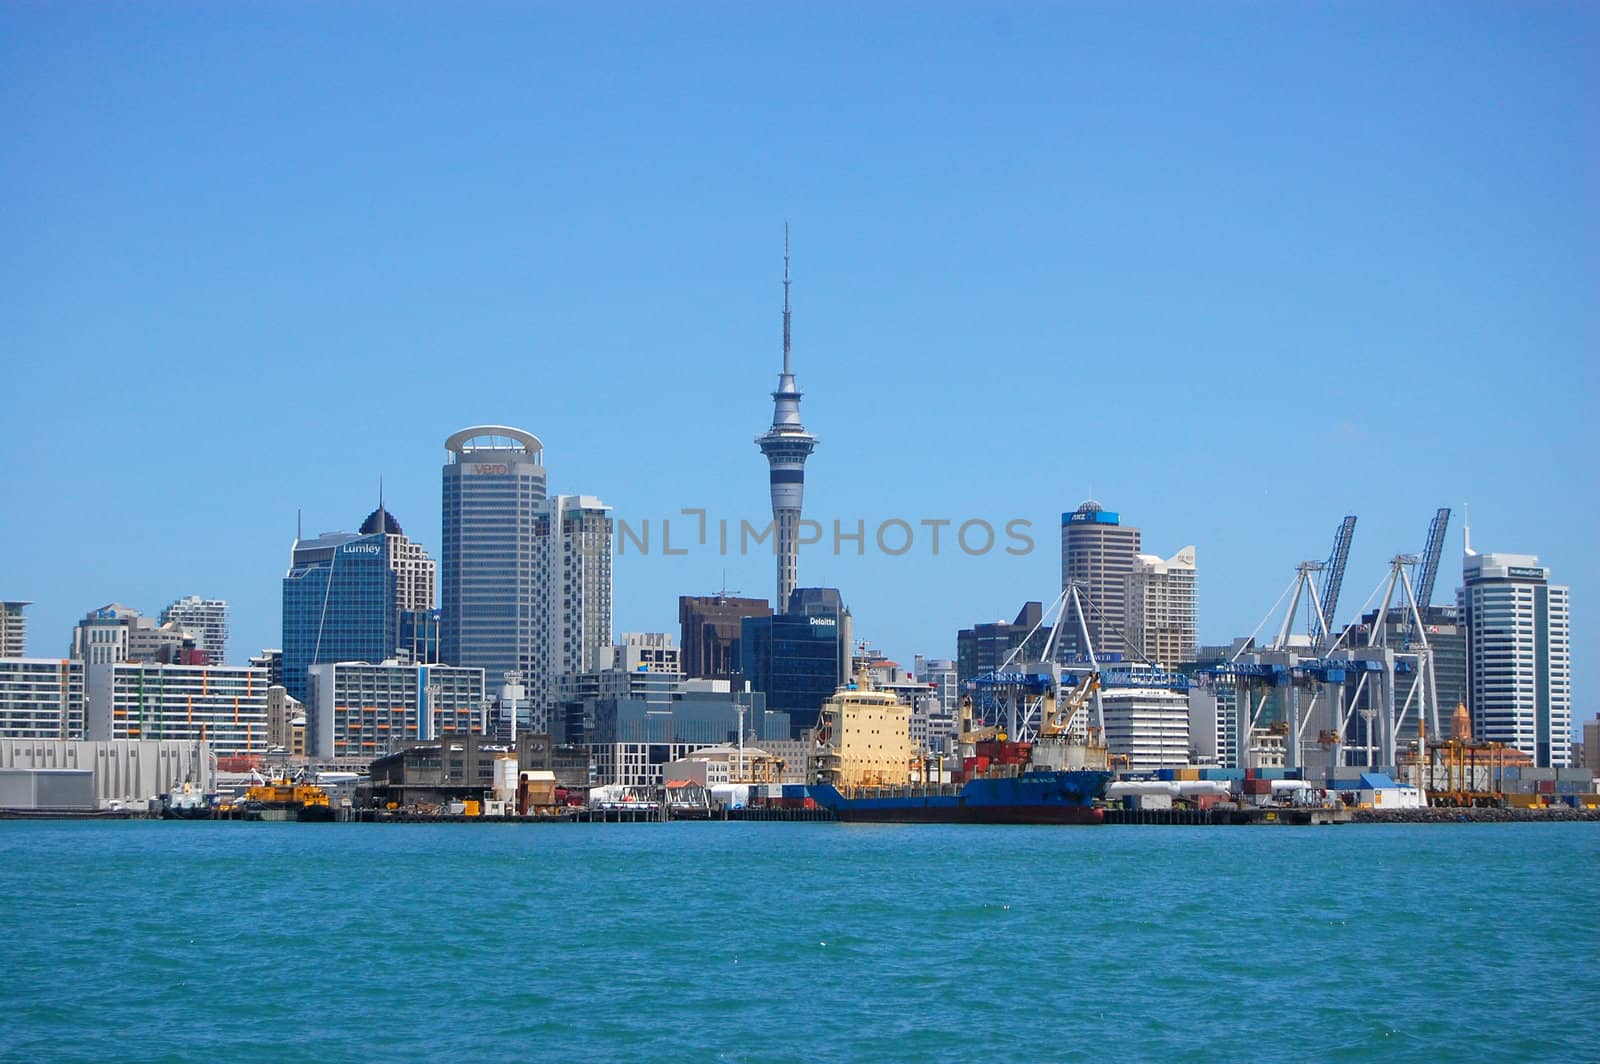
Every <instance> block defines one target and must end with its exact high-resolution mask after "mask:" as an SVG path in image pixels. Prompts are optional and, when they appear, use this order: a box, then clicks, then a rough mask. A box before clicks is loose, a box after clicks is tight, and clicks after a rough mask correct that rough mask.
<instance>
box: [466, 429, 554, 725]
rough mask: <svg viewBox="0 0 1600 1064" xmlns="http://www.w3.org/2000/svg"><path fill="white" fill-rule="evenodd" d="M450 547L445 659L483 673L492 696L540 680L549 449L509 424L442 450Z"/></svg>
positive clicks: (544, 648) (476, 433) (543, 647)
mask: <svg viewBox="0 0 1600 1064" xmlns="http://www.w3.org/2000/svg"><path fill="white" fill-rule="evenodd" d="M444 445H445V450H446V452H447V453H446V457H445V465H444V471H443V474H444V512H443V529H444V544H443V551H442V560H443V569H442V572H441V573H440V579H439V588H440V595H441V607H440V615H439V656H440V658H441V659H442V660H443V661H445V662H447V663H449V664H451V665H459V666H462V667H463V668H474V669H482V670H483V671H484V682H485V683H486V684H487V686H488V690H489V692H490V693H491V694H492V693H494V692H496V691H498V690H499V689H500V686H501V684H502V683H503V682H504V680H505V678H506V674H507V673H518V674H520V675H521V676H522V677H523V680H524V684H525V686H527V687H528V688H529V689H530V690H535V691H537V690H540V687H539V686H538V685H536V684H531V683H528V682H527V681H529V680H534V679H536V680H538V681H539V683H540V684H542V682H543V679H544V677H543V669H544V662H545V657H546V654H547V644H546V627H547V624H548V620H547V612H546V610H547V605H546V599H545V586H546V565H545V559H544V546H543V544H542V542H541V536H540V530H541V528H543V529H548V527H549V514H548V513H547V511H546V509H545V506H544V502H545V494H546V492H545V469H544V445H543V444H542V443H540V442H539V437H537V436H535V435H534V434H533V433H531V432H525V431H523V430H522V429H517V428H510V427H508V426H505V425H477V426H473V427H471V428H466V429H462V430H461V431H460V432H457V433H455V434H454V435H452V436H451V437H450V438H449V439H447V440H445V442H444Z"/></svg>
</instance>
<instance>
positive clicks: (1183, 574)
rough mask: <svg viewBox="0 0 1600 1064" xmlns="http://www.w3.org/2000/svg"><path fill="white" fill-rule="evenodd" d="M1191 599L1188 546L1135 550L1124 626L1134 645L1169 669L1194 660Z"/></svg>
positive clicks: (1192, 584) (1191, 565)
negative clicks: (1158, 551)
mask: <svg viewBox="0 0 1600 1064" xmlns="http://www.w3.org/2000/svg"><path fill="white" fill-rule="evenodd" d="M1196 601H1197V600H1196V597H1195V550H1194V548H1193V547H1185V548H1183V549H1182V550H1180V551H1179V552H1178V553H1176V554H1174V555H1173V556H1172V557H1170V558H1159V557H1157V556H1156V555H1153V554H1138V555H1135V556H1134V561H1133V572H1131V573H1129V574H1128V598H1127V602H1128V628H1127V631H1128V637H1129V640H1130V641H1131V643H1132V645H1133V647H1134V649H1136V650H1137V651H1138V652H1139V653H1140V654H1142V655H1143V656H1144V658H1145V660H1146V661H1149V662H1151V663H1152V664H1156V665H1160V666H1161V667H1163V668H1165V669H1168V670H1176V669H1177V667H1178V666H1179V665H1184V664H1187V663H1189V662H1191V661H1193V660H1194V655H1195V648H1196V646H1197V644H1198V640H1197V639H1196V635H1195V633H1196V617H1197V611H1196Z"/></svg>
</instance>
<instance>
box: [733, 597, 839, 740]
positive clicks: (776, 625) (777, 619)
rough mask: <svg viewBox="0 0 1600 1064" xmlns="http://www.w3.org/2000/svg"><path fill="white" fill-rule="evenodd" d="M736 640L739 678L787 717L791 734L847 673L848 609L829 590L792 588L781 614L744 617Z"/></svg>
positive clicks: (812, 720) (812, 719)
mask: <svg viewBox="0 0 1600 1064" xmlns="http://www.w3.org/2000/svg"><path fill="white" fill-rule="evenodd" d="M739 642H740V658H741V665H742V668H743V672H744V678H745V679H746V680H748V681H749V682H750V687H751V689H752V690H755V691H759V692H761V693H762V694H764V695H765V696H766V708H767V709H768V710H770V711H773V712H778V713H787V714H788V715H789V722H790V731H791V734H792V736H793V737H794V738H801V737H802V736H803V735H804V733H805V731H806V730H807V729H809V728H813V727H815V726H816V723H817V716H818V715H819V714H820V712H821V710H822V703H823V702H825V701H827V700H828V698H830V697H831V696H832V695H833V693H834V692H835V691H837V690H838V689H839V686H840V685H841V684H843V683H844V682H845V680H846V678H847V677H848V676H849V675H850V650H851V618H850V611H849V610H848V609H846V608H845V605H844V600H843V598H842V597H841V596H840V594H839V592H838V590H837V589H835V588H831V587H802V588H796V589H795V591H794V593H793V594H791V595H790V596H789V608H788V610H786V611H785V612H783V613H779V614H774V615H773V616H770V617H746V618H744V619H743V620H742V621H741V622H740V640H739Z"/></svg>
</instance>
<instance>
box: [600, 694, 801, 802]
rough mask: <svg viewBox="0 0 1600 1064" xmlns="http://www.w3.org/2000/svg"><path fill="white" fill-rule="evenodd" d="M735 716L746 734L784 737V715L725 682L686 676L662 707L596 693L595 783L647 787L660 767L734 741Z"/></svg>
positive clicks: (736, 732)
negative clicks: (732, 688) (741, 720)
mask: <svg viewBox="0 0 1600 1064" xmlns="http://www.w3.org/2000/svg"><path fill="white" fill-rule="evenodd" d="M741 717H742V718H743V720H744V726H745V729H746V733H747V736H748V737H751V738H753V739H754V740H755V741H760V742H764V741H765V740H766V739H767V738H768V737H771V738H773V739H786V738H788V736H789V720H788V718H787V717H786V716H785V715H783V714H781V713H769V712H767V703H766V700H765V698H764V697H763V696H762V695H761V694H760V693H759V692H752V691H731V690H729V689H728V683H727V681H713V680H687V681H684V682H682V683H680V684H679V685H678V687H677V689H676V690H674V691H673V692H672V697H671V700H670V702H669V704H668V705H667V707H666V709H665V710H662V709H660V708H657V707H655V706H652V705H651V704H650V703H648V702H646V701H645V700H644V699H642V698H602V699H599V700H598V701H597V702H596V703H595V712H594V742H593V744H592V745H591V747H590V749H591V751H592V754H593V757H594V775H595V782H596V783H597V784H600V785H608V784H622V785H633V786H652V785H656V784H660V783H664V782H665V779H664V775H663V772H664V768H665V766H666V765H667V764H669V763H671V762H673V761H679V760H682V759H683V758H685V757H687V756H688V755H689V754H691V753H693V752H694V751H696V750H700V749H703V748H705V747H709V746H724V745H735V746H736V745H738V741H739V724H740V719H741Z"/></svg>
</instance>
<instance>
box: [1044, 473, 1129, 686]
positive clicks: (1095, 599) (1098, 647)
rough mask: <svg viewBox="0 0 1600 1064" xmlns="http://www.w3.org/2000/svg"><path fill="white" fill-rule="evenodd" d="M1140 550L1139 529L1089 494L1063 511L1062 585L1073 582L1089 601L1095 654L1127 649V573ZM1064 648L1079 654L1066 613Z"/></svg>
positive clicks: (1074, 623)
mask: <svg viewBox="0 0 1600 1064" xmlns="http://www.w3.org/2000/svg"><path fill="white" fill-rule="evenodd" d="M1138 554H1139V530H1138V529H1137V528H1131V527H1129V526H1127V525H1124V524H1122V523H1121V522H1120V521H1119V520H1118V516H1117V514H1115V513H1113V512H1111V511H1110V510H1107V509H1105V508H1104V507H1102V506H1101V505H1100V504H1099V503H1097V502H1095V501H1093V500H1090V501H1088V502H1085V503H1084V504H1083V505H1081V506H1079V507H1078V508H1077V509H1076V510H1074V511H1072V512H1071V513H1065V514H1062V515H1061V587H1062V589H1063V590H1064V589H1065V588H1066V587H1067V585H1068V584H1071V583H1077V584H1079V585H1080V586H1081V589H1082V592H1083V596H1084V598H1086V599H1087V600H1088V601H1087V603H1086V605H1087V606H1088V609H1087V610H1086V611H1085V616H1084V618H1083V619H1084V623H1085V626H1086V627H1087V628H1088V631H1089V639H1090V641H1091V642H1092V644H1093V649H1094V652H1095V654H1096V656H1097V657H1106V658H1110V659H1112V660H1115V658H1116V656H1118V655H1126V654H1127V653H1128V651H1129V642H1128V636H1127V632H1128V577H1130V576H1131V575H1133V563H1134V558H1135V557H1137V556H1138ZM1062 626H1063V627H1064V628H1065V629H1066V630H1065V631H1063V632H1062V633H1061V639H1060V646H1061V649H1062V653H1063V654H1065V655H1068V656H1070V657H1075V658H1083V657H1084V656H1085V655H1086V653H1087V651H1088V649H1089V648H1088V647H1083V646H1080V645H1079V643H1080V642H1081V639H1080V637H1079V635H1078V623H1077V618H1076V617H1075V616H1074V617H1072V618H1070V619H1066V618H1064V619H1063V620H1062Z"/></svg>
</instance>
